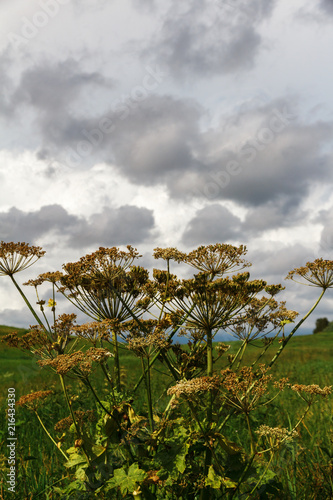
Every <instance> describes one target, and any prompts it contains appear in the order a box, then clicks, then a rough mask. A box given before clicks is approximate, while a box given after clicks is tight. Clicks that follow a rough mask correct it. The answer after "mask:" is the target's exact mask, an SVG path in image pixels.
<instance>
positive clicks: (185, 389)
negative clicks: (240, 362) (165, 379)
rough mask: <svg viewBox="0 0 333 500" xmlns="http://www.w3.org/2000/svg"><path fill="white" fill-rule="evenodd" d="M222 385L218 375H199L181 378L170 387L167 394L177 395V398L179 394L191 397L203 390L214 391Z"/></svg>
mask: <svg viewBox="0 0 333 500" xmlns="http://www.w3.org/2000/svg"><path fill="white" fill-rule="evenodd" d="M220 385H221V380H220V378H219V377H217V376H214V377H197V378H192V379H191V380H180V381H179V382H178V383H177V384H176V385H174V386H173V387H170V388H169V389H168V391H167V394H168V395H169V396H173V395H175V396H176V398H178V397H179V396H183V397H186V396H187V397H190V396H193V395H195V394H198V393H201V392H207V391H214V390H216V389H218V388H219V387H220Z"/></svg>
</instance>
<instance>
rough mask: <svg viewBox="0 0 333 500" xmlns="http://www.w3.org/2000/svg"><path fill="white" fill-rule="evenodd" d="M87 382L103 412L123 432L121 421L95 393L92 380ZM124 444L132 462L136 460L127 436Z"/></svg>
mask: <svg viewBox="0 0 333 500" xmlns="http://www.w3.org/2000/svg"><path fill="white" fill-rule="evenodd" d="M86 382H87V385H88V386H89V389H90V390H91V392H92V394H93V396H94V398H95V399H96V401H97V403H98V404H99V405H100V407H101V408H102V409H103V411H105V413H106V414H107V415H109V417H111V418H112V419H113V420H114V421H115V422H116V424H117V426H118V429H119V431H121V425H120V422H119V419H118V418H117V417H116V416H115V415H113V414H112V413H110V412H109V410H107V409H106V408H105V406H104V405H103V403H102V401H101V400H100V399H99V397H98V396H97V394H96V392H95V389H94V388H93V386H92V385H91V383H90V380H89V379H88V377H87V378H86ZM124 443H125V446H126V448H127V451H128V453H129V455H130V457H131V459H132V460H134V455H133V453H132V450H131V447H130V445H129V443H128V441H127V439H126V437H125V436H124Z"/></svg>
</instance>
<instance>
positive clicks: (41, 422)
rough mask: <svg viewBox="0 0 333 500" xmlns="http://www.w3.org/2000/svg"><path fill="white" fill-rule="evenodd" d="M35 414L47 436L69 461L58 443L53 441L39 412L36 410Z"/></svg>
mask: <svg viewBox="0 0 333 500" xmlns="http://www.w3.org/2000/svg"><path fill="white" fill-rule="evenodd" d="M35 414H36V417H37V418H38V420H39V423H40V425H41V426H42V428H43V429H44V431H45V433H46V434H47V436H48V437H49V438H50V439H51V441H52V443H53V444H54V445H55V446H56V447H57V448H58V450H59V451H60V453H62V455H63V456H64V457H65V458H66V460H68V456H67V455H66V454H65V453H64V452H63V451H62V449H61V448H59V447H58V445H57V443H56V442H55V440H54V439H53V437H52V436H51V434H50V433H49V431H48V430H47V429H46V427H45V425H44V424H43V421H42V419H41V418H40V416H39V415H38V413H37V410H35Z"/></svg>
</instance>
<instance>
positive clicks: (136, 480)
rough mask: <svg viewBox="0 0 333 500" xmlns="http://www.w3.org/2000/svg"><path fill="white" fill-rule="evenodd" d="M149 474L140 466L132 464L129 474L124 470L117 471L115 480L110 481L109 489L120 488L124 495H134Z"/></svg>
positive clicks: (114, 476) (115, 471)
mask: <svg viewBox="0 0 333 500" xmlns="http://www.w3.org/2000/svg"><path fill="white" fill-rule="evenodd" d="M146 476H147V474H146V473H145V471H144V470H142V469H140V468H139V467H138V464H136V463H135V464H132V465H131V466H130V468H129V469H128V472H126V470H125V469H124V468H121V469H115V470H114V475H113V478H111V479H110V481H108V485H109V486H108V488H107V490H106V491H108V490H109V489H112V488H120V491H121V493H122V494H123V495H125V494H126V493H132V492H133V491H134V490H135V489H136V488H137V487H138V484H140V483H141V482H142V481H143V480H144V479H145V478H146Z"/></svg>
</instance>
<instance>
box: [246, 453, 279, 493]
mask: <svg viewBox="0 0 333 500" xmlns="http://www.w3.org/2000/svg"><path fill="white" fill-rule="evenodd" d="M273 456H274V455H273V454H272V456H271V458H270V459H269V462H268V464H267V466H266V468H265V470H264V472H263V473H262V475H261V476H260V478H259V479H258V481H257V483H256V484H255V485H254V487H253V488H252V490H251V492H250V493H249V494H248V496H247V497H246V500H251V498H253V496H252V495H253V493H254V492H255V491H256V489H257V488H258V487H259V486H260V484H261V481H262V480H263V478H264V476H265V474H266V472H267V471H268V468H269V466H270V465H271V462H272V460H273Z"/></svg>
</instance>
